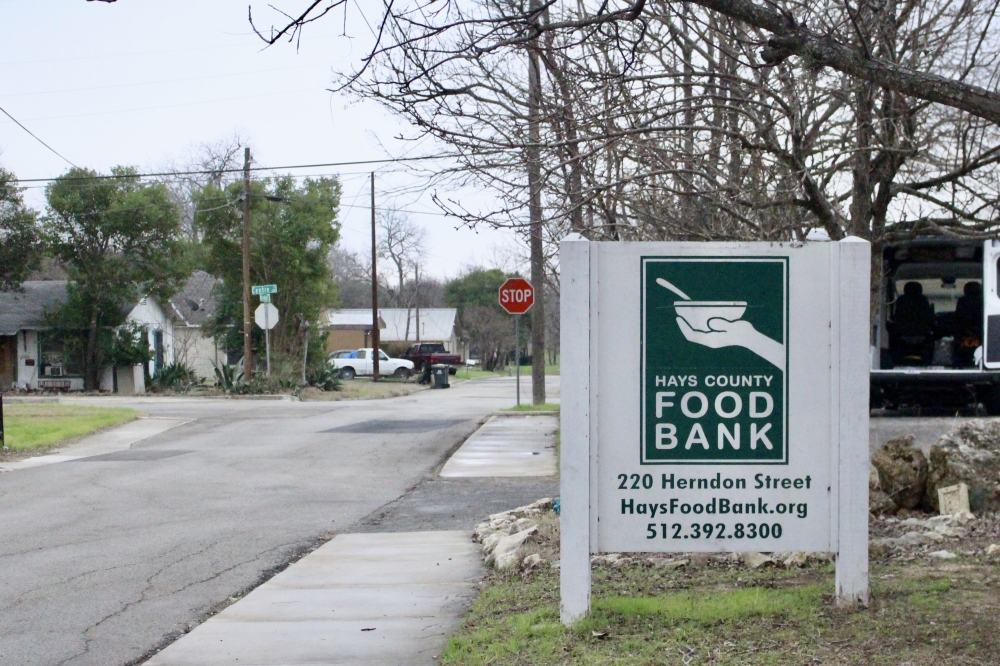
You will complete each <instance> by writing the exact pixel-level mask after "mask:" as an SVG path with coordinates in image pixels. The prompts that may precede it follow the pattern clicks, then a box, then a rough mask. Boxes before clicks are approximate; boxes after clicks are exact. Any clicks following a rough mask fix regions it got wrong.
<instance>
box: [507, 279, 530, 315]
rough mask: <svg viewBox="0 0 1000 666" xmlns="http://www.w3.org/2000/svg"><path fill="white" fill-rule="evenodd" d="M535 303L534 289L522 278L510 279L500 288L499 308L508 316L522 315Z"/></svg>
mask: <svg viewBox="0 0 1000 666" xmlns="http://www.w3.org/2000/svg"><path fill="white" fill-rule="evenodd" d="M534 303H535V288H534V287H532V286H531V283H530V282H528V281H527V280H525V279H523V278H510V279H509V280H507V281H506V282H504V283H503V285H502V286H501V287H500V307H502V308H503V309H504V310H506V311H507V312H509V313H510V314H524V313H525V312H527V311H528V310H530V309H531V306H532V305H534Z"/></svg>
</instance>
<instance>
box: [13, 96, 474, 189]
mask: <svg viewBox="0 0 1000 666" xmlns="http://www.w3.org/2000/svg"><path fill="white" fill-rule="evenodd" d="M2 110H3V109H0V111H2ZM4 113H7V112H6V111H4ZM9 115H10V114H8V116H9ZM11 119H12V120H13V118H11ZM14 122H17V121H16V120H15V121H14ZM20 124H21V123H18V125H20ZM22 127H23V125H22ZM25 131H26V132H27V131H28V130H27V129H25ZM28 133H29V134H31V132H28ZM31 136H35V135H34V134H32V135H31ZM35 138H36V139H37V138H38V137H35ZM38 140H39V141H41V139H38ZM46 147H47V148H48V146H47V145H46ZM49 150H52V148H49ZM52 152H55V151H54V150H52ZM56 154H57V155H59V153H56ZM59 156H60V157H62V155H59ZM452 157H458V156H457V155H450V154H441V155H424V156H418V157H387V158H384V159H378V160H354V161H350V162H324V163H321V164H293V165H289V166H270V167H266V166H261V167H250V170H251V171H277V170H280V169H318V168H320V167H341V166H363V165H366V164H393V163H397V162H426V161H429V160H443V159H448V158H452ZM63 159H64V160H65V159H66V158H65V157H63ZM66 161H67V162H69V160H66ZM70 164H73V163H72V162H70ZM73 166H76V165H75V164H73ZM77 168H79V167H77ZM242 172H243V169H242V168H239V169H204V170H198V171H161V172H157V173H135V174H125V175H121V176H117V175H113V174H112V175H96V176H71V177H67V176H56V177H52V178H19V179H18V182H19V183H49V182H52V181H54V180H57V179H62V180H112V179H115V178H156V177H161V176H208V175H215V174H220V173H242Z"/></svg>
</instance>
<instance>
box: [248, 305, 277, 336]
mask: <svg viewBox="0 0 1000 666" xmlns="http://www.w3.org/2000/svg"><path fill="white" fill-rule="evenodd" d="M253 320H254V321H255V322H257V325H258V326H260V327H261V328H263V329H265V330H270V329H272V328H274V327H275V325H277V323H278V308H276V307H274V304H273V303H261V304H260V305H258V306H257V309H256V310H254V311H253Z"/></svg>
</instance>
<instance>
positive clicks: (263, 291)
mask: <svg viewBox="0 0 1000 666" xmlns="http://www.w3.org/2000/svg"><path fill="white" fill-rule="evenodd" d="M250 290H251V291H252V292H253V295H254V296H258V297H260V302H261V305H258V306H257V309H256V310H255V311H254V321H256V323H257V326H259V327H260V328H262V329H264V349H265V350H266V354H267V376H268V378H270V377H271V329H272V328H274V325H275V324H277V323H278V309H277V308H275V307H274V306H273V305H268V306H267V309H264V310H263V311H262V310H261V308H262V307H263V304H264V303H268V304H269V303H270V302H271V294H276V293H278V285H276V284H255V285H253V286H252V287H251V288H250ZM261 312H263V316H262V315H261ZM272 312H273V313H274V314H273V315H272V314H271V313H272ZM269 319H274V322H273V323H270V322H269ZM262 321H263V323H261V322H262Z"/></svg>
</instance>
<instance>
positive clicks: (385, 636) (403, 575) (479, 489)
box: [145, 415, 558, 666]
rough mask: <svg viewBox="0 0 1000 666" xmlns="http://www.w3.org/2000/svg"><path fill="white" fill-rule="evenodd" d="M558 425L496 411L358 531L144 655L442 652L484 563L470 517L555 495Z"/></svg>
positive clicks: (380, 658) (416, 655) (344, 659)
mask: <svg viewBox="0 0 1000 666" xmlns="http://www.w3.org/2000/svg"><path fill="white" fill-rule="evenodd" d="M557 427H558V418H557V417H554V416H538V415H523V416H522V415H515V416H499V417H493V418H491V419H490V420H489V421H487V423H486V424H484V425H483V426H482V427H481V428H480V429H479V430H478V431H476V432H475V433H474V434H473V435H472V436H470V437H469V439H468V440H466V442H465V444H463V445H462V446H461V447H460V448H459V450H458V451H457V452H456V453H455V454H454V455H453V456H452V458H451V459H450V460H449V461H448V462H447V463H446V464H445V466H444V468H443V470H442V472H441V475H440V477H438V478H433V479H428V480H427V481H425V482H424V483H422V484H420V485H419V486H417V487H416V488H414V489H412V490H411V491H410V492H408V493H407V494H406V495H404V496H403V497H401V498H399V499H398V500H396V501H395V502H393V503H391V504H390V505H387V506H386V507H384V508H383V509H381V510H380V511H379V512H377V513H376V514H372V516H369V517H368V518H366V519H365V520H364V521H362V522H361V523H359V524H357V525H356V526H355V528H356V529H358V530H360V531H362V532H359V533H351V534H341V535H338V536H336V537H334V538H333V539H332V540H331V541H329V542H327V543H326V544H325V545H323V546H321V547H320V548H318V549H317V550H315V551H314V552H312V553H310V554H309V555H307V556H305V557H303V558H302V559H301V560H299V561H298V562H296V563H295V564H293V565H292V566H290V567H289V568H288V569H286V570H285V571H283V572H282V573H279V574H278V575H276V576H275V577H274V578H272V579H271V580H269V581H268V582H266V583H264V584H263V585H261V586H260V587H258V588H256V589H255V590H253V591H252V592H251V593H250V594H248V595H247V596H246V597H244V598H243V599H241V600H239V601H237V602H236V603H235V604H233V605H232V606H229V607H228V608H226V609H224V610H223V611H222V612H220V613H219V614H218V615H215V616H214V617H212V618H210V619H209V620H208V621H207V622H205V623H203V624H201V625H200V626H198V627H196V628H195V629H194V630H192V631H191V632H190V633H188V634H186V635H185V636H183V637H181V638H180V639H178V640H177V641H176V642H174V643H173V644H172V645H170V646H169V647H167V648H165V649H164V650H162V651H161V652H160V653H158V654H157V655H155V656H154V657H152V658H151V659H150V660H148V661H147V662H145V666H221V665H226V666H229V665H232V666H306V665H309V666H333V665H334V664H365V665H372V666H404V665H405V666H420V665H424V664H428V665H429V664H436V663H438V660H439V657H440V656H441V653H442V651H443V650H444V647H445V645H446V644H447V641H448V637H449V636H450V635H451V633H452V632H453V631H455V630H456V629H457V628H458V627H459V625H460V623H461V621H462V616H463V615H464V614H465V612H466V610H467V609H468V606H469V604H470V603H471V602H472V600H473V599H474V597H475V594H476V583H477V582H478V581H479V579H480V578H481V577H482V575H483V573H484V565H483V563H482V554H481V552H480V549H479V547H478V545H477V544H475V543H474V542H473V541H472V528H473V526H474V525H475V524H476V523H478V522H480V521H481V520H482V519H483V518H485V516H486V515H489V514H490V513H495V512H496V511H499V510H504V509H509V508H512V507H514V506H519V505H522V504H527V503H529V502H532V501H534V500H536V499H538V498H539V497H543V496H546V495H551V493H552V490H553V484H554V481H553V478H554V477H553V476H552V475H554V474H555V473H556V465H555V431H556V428H557ZM441 477H445V478H441ZM448 477H452V478H448ZM505 477H506V478H505ZM510 477H522V478H510ZM456 484H457V486H456ZM497 484H500V485H497ZM511 484H514V486H512V485H511ZM542 486H544V487H542ZM539 493H540V494H539ZM492 495H496V497H493V496H492ZM493 504H497V505H500V504H502V505H503V506H492V505H493ZM457 526H461V527H462V529H458V530H456V529H453V528H454V527H457ZM414 528H417V529H425V530H428V531H423V532H420V531H412V530H413V529H414ZM397 529H406V530H407V531H392V530H397Z"/></svg>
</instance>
